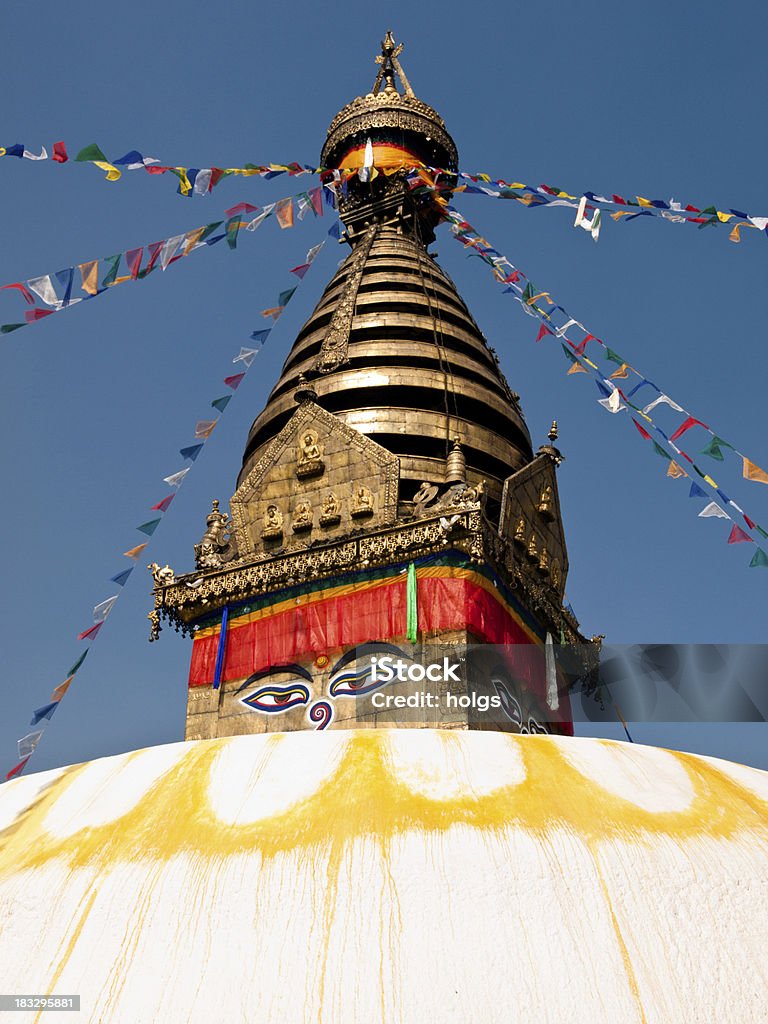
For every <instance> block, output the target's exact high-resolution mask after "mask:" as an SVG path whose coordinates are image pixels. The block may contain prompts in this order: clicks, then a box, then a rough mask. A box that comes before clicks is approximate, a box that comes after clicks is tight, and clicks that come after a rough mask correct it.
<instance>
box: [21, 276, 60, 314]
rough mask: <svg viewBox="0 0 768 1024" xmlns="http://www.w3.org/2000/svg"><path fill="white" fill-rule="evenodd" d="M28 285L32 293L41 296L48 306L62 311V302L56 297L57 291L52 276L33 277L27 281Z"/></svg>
mask: <svg viewBox="0 0 768 1024" xmlns="http://www.w3.org/2000/svg"><path fill="white" fill-rule="evenodd" d="M27 285H28V287H29V289H30V290H31V291H33V292H34V293H35V294H36V295H39V296H40V298H41V299H42V300H43V302H44V303H45V304H46V306H54V307H55V308H56V309H61V302H60V301H59V298H58V296H57V295H56V289H55V288H54V287H53V281H51V275H50V274H44V275H43V277H31V278H30V279H29V280H28V281H27Z"/></svg>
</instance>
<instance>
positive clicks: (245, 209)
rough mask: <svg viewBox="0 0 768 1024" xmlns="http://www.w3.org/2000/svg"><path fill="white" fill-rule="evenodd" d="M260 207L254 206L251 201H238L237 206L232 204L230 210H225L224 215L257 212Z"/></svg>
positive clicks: (230, 215) (231, 215) (232, 215)
mask: <svg viewBox="0 0 768 1024" xmlns="http://www.w3.org/2000/svg"><path fill="white" fill-rule="evenodd" d="M258 209H259V207H258V206H252V205H251V204H250V203H238V204H237V206H231V207H230V208H229V209H228V210H225V211H224V215H225V216H226V217H234V216H235V214H236V213H256V211H257V210H258Z"/></svg>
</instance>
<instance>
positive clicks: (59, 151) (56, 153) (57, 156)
mask: <svg viewBox="0 0 768 1024" xmlns="http://www.w3.org/2000/svg"><path fill="white" fill-rule="evenodd" d="M53 159H54V160H55V161H56V163H57V164H65V163H66V162H67V160H69V157H68V156H67V147H66V146H65V145H64V143H63V142H54V144H53Z"/></svg>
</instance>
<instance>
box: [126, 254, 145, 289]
mask: <svg viewBox="0 0 768 1024" xmlns="http://www.w3.org/2000/svg"><path fill="white" fill-rule="evenodd" d="M143 252H144V248H143V247H142V248H141V249H129V250H128V252H127V253H126V254H125V262H126V264H127V265H128V270H129V271H130V272H131V278H132V279H133V280H134V281H135V280H136V278H137V277H138V276H139V267H140V266H141V257H142V254H143Z"/></svg>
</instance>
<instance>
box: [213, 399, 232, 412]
mask: <svg viewBox="0 0 768 1024" xmlns="http://www.w3.org/2000/svg"><path fill="white" fill-rule="evenodd" d="M231 401H232V395H224V397H223V398H214V400H213V401H212V402H211V405H212V406H213V408H214V409H218V410H219V412H224V410H225V409H226V408H227V406H228V405H229V403H230V402H231Z"/></svg>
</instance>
